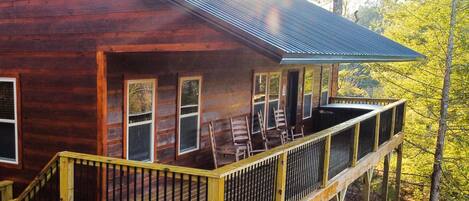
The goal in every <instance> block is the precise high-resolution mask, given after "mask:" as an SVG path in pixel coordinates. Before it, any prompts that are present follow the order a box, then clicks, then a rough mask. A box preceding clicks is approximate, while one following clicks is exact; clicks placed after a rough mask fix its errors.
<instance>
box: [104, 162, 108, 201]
mask: <svg viewBox="0 0 469 201" xmlns="http://www.w3.org/2000/svg"><path fill="white" fill-rule="evenodd" d="M108 174H109V163H106V174H105V176H106V180H105V181H106V192H105V193H106V201H107V200H109V177H108Z"/></svg>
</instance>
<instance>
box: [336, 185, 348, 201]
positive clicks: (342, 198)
mask: <svg viewBox="0 0 469 201" xmlns="http://www.w3.org/2000/svg"><path fill="white" fill-rule="evenodd" d="M347 189H348V186H346V187H345V188H344V189H342V190H341V191H340V192H339V193H337V195H336V200H337V201H345V195H346V194H347Z"/></svg>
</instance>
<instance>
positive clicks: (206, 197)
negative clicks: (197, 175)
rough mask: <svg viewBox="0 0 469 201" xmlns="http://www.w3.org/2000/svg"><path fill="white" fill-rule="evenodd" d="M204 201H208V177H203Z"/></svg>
mask: <svg viewBox="0 0 469 201" xmlns="http://www.w3.org/2000/svg"><path fill="white" fill-rule="evenodd" d="M205 200H206V201H208V177H205Z"/></svg>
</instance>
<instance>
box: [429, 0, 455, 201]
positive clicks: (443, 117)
mask: <svg viewBox="0 0 469 201" xmlns="http://www.w3.org/2000/svg"><path fill="white" fill-rule="evenodd" d="M456 5H457V0H452V1H451V21H450V29H449V36H448V47H447V51H446V52H447V53H446V62H445V77H444V82H443V90H442V94H441V106H440V119H439V125H438V136H437V139H436V148H435V160H434V163H433V174H432V185H431V189H430V201H437V200H439V197H440V179H441V174H442V168H441V166H442V165H441V163H442V160H443V151H444V146H445V135H446V130H447V126H448V125H447V119H448V106H449V92H450V84H451V65H452V61H453V49H454V41H453V40H454V27H455V24H456Z"/></svg>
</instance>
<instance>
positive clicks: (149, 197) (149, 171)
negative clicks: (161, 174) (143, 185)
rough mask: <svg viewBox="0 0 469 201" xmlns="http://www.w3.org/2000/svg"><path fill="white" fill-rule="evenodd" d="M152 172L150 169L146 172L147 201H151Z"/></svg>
mask: <svg viewBox="0 0 469 201" xmlns="http://www.w3.org/2000/svg"><path fill="white" fill-rule="evenodd" d="M152 172H153V171H152V170H151V169H149V170H148V177H149V179H148V201H151V183H152V181H151V180H152V175H151V173H152Z"/></svg>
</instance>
